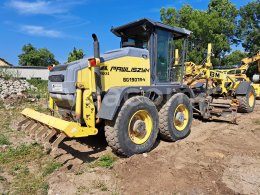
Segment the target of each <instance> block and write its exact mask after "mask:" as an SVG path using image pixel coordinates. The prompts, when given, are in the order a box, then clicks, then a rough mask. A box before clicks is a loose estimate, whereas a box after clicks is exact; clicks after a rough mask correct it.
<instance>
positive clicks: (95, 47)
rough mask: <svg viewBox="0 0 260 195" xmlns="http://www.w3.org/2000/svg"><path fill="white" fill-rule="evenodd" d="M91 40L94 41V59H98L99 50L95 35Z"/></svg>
mask: <svg viewBox="0 0 260 195" xmlns="http://www.w3.org/2000/svg"><path fill="white" fill-rule="evenodd" d="M92 38H93V40H94V43H93V45H94V58H100V49H99V42H98V38H97V35H96V34H94V33H93V34H92Z"/></svg>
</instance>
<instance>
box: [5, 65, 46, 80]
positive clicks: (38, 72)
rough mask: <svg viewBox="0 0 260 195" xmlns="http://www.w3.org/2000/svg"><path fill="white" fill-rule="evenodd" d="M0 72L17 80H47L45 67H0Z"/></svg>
mask: <svg viewBox="0 0 260 195" xmlns="http://www.w3.org/2000/svg"><path fill="white" fill-rule="evenodd" d="M1 72H3V73H6V74H11V75H13V76H14V77H17V78H24V79H42V80H48V76H49V70H48V68H47V67H27V66H26V67H0V74H1Z"/></svg>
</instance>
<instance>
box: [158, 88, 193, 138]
mask: <svg viewBox="0 0 260 195" xmlns="http://www.w3.org/2000/svg"><path fill="white" fill-rule="evenodd" d="M192 114H193V113H192V106H191V103H190V100H189V98H188V97H187V96H186V95H185V94H182V93H178V94H175V95H173V96H172V97H171V98H170V99H169V100H168V102H167V103H166V104H165V105H164V106H163V107H162V108H161V110H160V112H159V129H160V136H161V137H162V138H164V139H166V140H169V141H176V140H179V139H182V138H184V137H186V136H188V135H189V133H190V128H191V123H192Z"/></svg>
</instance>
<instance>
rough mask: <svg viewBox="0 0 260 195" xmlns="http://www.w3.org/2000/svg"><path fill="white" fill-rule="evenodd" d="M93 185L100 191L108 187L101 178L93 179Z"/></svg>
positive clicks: (106, 189)
mask: <svg viewBox="0 0 260 195" xmlns="http://www.w3.org/2000/svg"><path fill="white" fill-rule="evenodd" d="M93 187H94V188H95V189H100V190H101V191H108V188H107V186H106V184H105V182H104V181H101V180H95V181H93Z"/></svg>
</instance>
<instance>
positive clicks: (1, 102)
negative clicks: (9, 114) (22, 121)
mask: <svg viewBox="0 0 260 195" xmlns="http://www.w3.org/2000/svg"><path fill="white" fill-rule="evenodd" d="M2 108H4V102H3V100H1V99H0V109H2Z"/></svg>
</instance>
